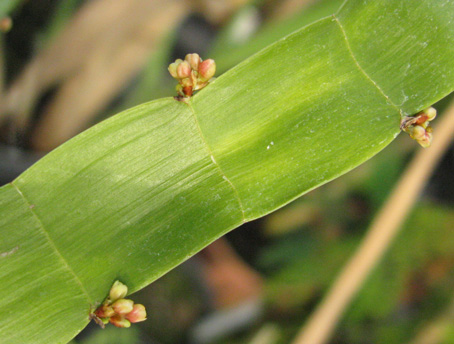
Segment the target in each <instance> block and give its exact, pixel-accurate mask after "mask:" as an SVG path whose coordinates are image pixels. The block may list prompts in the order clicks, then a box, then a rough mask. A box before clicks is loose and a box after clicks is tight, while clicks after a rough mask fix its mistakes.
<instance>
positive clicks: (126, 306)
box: [112, 299, 134, 315]
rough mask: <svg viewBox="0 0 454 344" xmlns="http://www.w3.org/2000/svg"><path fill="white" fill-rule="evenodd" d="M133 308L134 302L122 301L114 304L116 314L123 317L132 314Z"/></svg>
mask: <svg viewBox="0 0 454 344" xmlns="http://www.w3.org/2000/svg"><path fill="white" fill-rule="evenodd" d="M133 306H134V302H133V301H132V300H128V299H120V300H117V301H115V302H114V303H113V304H112V308H113V309H114V311H115V313H117V314H121V315H124V314H128V313H129V312H131V311H132V308H133Z"/></svg>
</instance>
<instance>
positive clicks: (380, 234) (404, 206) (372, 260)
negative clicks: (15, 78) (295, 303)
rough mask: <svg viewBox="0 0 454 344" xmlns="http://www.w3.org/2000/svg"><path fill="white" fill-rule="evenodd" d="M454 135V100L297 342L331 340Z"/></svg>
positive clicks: (311, 342)
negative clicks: (429, 141)
mask: <svg viewBox="0 0 454 344" xmlns="http://www.w3.org/2000/svg"><path fill="white" fill-rule="evenodd" d="M453 135H454V103H453V104H451V106H450V108H449V109H448V110H447V112H446V114H445V115H444V116H443V118H442V119H441V120H440V123H439V124H438V126H437V127H436V129H435V130H434V140H433V144H432V146H431V147H430V148H428V149H421V150H420V151H419V152H418V153H417V154H416V156H415V157H414V158H413V160H412V162H411V163H410V165H409V166H408V167H407V169H406V171H405V172H404V174H403V175H402V177H401V179H400V180H399V182H398V184H397V185H396V187H395V188H394V190H393V192H392V193H391V195H390V197H389V199H388V200H387V202H386V203H385V205H384V206H383V207H382V209H381V210H380V212H379V213H378V215H377V216H376V218H375V219H374V221H373V222H372V224H371V227H370V228H369V230H368V232H367V234H366V237H365V238H364V239H363V242H362V243H361V245H360V246H359V248H358V249H357V251H356V252H355V254H354V255H353V256H352V257H351V258H350V260H349V261H348V262H347V264H346V265H345V267H344V268H343V270H342V271H341V273H340V275H339V276H338V278H337V280H336V281H335V282H334V284H333V286H332V287H331V289H330V290H329V292H328V294H327V295H326V296H325V298H324V299H323V301H322V302H321V304H320V305H319V306H318V307H317V309H316V310H315V312H314V313H313V314H312V315H311V317H310V318H309V320H308V321H307V323H306V324H305V326H304V327H303V328H302V329H301V331H300V332H299V333H298V335H297V337H296V339H295V340H294V341H293V344H323V343H326V342H327V341H328V340H329V338H330V337H331V335H332V333H333V331H334V329H335V327H336V325H337V323H338V321H339V320H340V318H341V316H342V314H343V313H344V311H345V309H346V308H347V306H348V305H349V304H350V302H351V301H352V299H353V297H354V296H355V294H356V293H357V292H358V291H359V290H360V288H361V286H362V285H363V283H364V281H365V280H366V278H367V276H368V275H369V273H370V272H371V270H372V269H373V268H374V267H375V266H376V265H377V263H378V262H379V261H380V259H381V257H382V256H383V254H384V253H385V251H386V249H387V248H388V247H389V244H390V243H391V241H392V240H393V238H394V237H395V236H396V234H397V233H398V232H399V229H400V227H401V225H402V223H403V221H404V220H405V218H406V216H407V214H408V213H409V211H410V210H411V208H412V207H413V205H414V204H415V202H416V200H417V198H418V195H419V194H420V192H421V191H422V189H423V188H424V186H425V184H426V182H427V180H428V179H429V177H430V175H431V174H432V172H433V170H434V168H435V167H436V165H437V163H438V161H439V160H440V158H441V157H442V155H443V153H444V152H445V151H446V150H447V149H448V147H449V144H450V142H451V140H452V138H453Z"/></svg>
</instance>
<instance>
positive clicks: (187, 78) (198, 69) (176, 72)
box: [168, 53, 216, 98]
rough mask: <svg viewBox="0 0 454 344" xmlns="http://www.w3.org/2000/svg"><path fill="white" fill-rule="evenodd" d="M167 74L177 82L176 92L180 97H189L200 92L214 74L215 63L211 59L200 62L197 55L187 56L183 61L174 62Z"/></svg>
mask: <svg viewBox="0 0 454 344" xmlns="http://www.w3.org/2000/svg"><path fill="white" fill-rule="evenodd" d="M168 69H169V73H170V75H172V77H174V78H175V79H177V80H178V85H177V92H178V95H179V96H180V97H183V98H187V97H191V96H192V94H193V93H194V91H198V90H201V89H202V88H204V87H205V86H206V85H208V83H209V82H210V79H211V78H212V77H213V76H214V73H216V63H215V62H214V60H212V59H208V60H202V59H201V58H200V56H199V55H198V54H195V53H194V54H187V55H186V57H185V59H184V61H183V60H181V59H178V60H176V61H175V62H174V63H171V64H170V65H169V68H168Z"/></svg>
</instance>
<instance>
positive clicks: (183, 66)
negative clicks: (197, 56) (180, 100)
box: [177, 61, 191, 79]
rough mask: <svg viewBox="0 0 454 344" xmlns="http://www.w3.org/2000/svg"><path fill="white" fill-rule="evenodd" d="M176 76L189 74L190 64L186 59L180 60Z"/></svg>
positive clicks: (182, 77)
mask: <svg viewBox="0 0 454 344" xmlns="http://www.w3.org/2000/svg"><path fill="white" fill-rule="evenodd" d="M177 75H178V78H180V79H184V78H189V77H190V76H191V66H190V65H189V62H188V61H183V62H181V63H180V64H179V65H178V67H177Z"/></svg>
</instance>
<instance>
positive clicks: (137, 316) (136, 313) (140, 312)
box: [126, 304, 147, 323]
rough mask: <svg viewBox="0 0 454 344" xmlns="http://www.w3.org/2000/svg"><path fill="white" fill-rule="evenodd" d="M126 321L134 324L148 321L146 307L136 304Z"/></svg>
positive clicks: (127, 315)
mask: <svg viewBox="0 0 454 344" xmlns="http://www.w3.org/2000/svg"><path fill="white" fill-rule="evenodd" d="M126 319H128V320H129V321H130V322H132V323H136V322H140V321H145V320H147V311H146V309H145V306H144V305H141V304H135V305H134V307H133V309H132V311H131V312H129V313H128V314H126Z"/></svg>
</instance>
